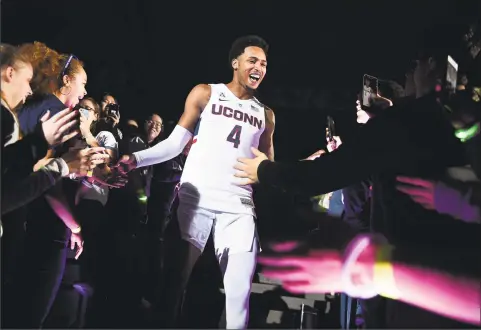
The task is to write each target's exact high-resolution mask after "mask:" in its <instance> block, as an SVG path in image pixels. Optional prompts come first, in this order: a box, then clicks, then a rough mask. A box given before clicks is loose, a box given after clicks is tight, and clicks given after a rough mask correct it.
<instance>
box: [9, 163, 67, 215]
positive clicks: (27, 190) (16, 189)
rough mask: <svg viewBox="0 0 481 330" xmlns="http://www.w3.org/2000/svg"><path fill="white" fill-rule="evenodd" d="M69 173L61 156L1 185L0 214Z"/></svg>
mask: <svg viewBox="0 0 481 330" xmlns="http://www.w3.org/2000/svg"><path fill="white" fill-rule="evenodd" d="M68 173H69V169H68V165H67V163H65V161H64V160H63V159H61V158H56V159H52V160H51V161H50V162H49V163H48V164H47V165H45V167H43V168H42V169H40V170H39V171H37V172H33V173H31V174H30V175H29V176H27V177H26V178H24V179H23V180H20V181H18V182H16V183H15V184H9V185H8V186H6V187H2V188H3V189H2V215H3V214H7V213H9V212H11V211H13V210H15V209H17V208H19V207H22V206H24V205H26V204H28V203H30V202H31V201H33V200H34V199H36V198H37V197H39V196H41V195H42V194H43V193H44V192H45V191H47V190H48V189H49V188H51V187H52V186H54V185H55V184H56V183H57V182H58V181H59V180H60V179H61V178H62V177H63V176H67V175H68Z"/></svg>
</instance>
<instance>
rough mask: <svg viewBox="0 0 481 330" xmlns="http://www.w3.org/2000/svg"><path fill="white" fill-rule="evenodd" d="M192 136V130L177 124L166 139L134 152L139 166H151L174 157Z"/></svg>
mask: <svg viewBox="0 0 481 330" xmlns="http://www.w3.org/2000/svg"><path fill="white" fill-rule="evenodd" d="M191 138H192V133H191V132H189V131H188V130H187V129H185V128H184V127H182V126H179V125H177V126H175V128H174V130H173V132H172V133H171V134H170V135H169V137H168V138H167V139H165V140H164V141H162V142H159V143H157V144H156V145H155V146H153V147H152V148H150V149H145V150H142V151H139V152H134V156H135V159H136V160H137V167H144V166H150V165H154V164H158V163H162V162H165V161H166V160H170V159H172V158H174V157H175V156H177V155H179V154H180V153H181V152H182V150H184V147H185V146H186V145H187V143H188V142H189V140H190V139H191Z"/></svg>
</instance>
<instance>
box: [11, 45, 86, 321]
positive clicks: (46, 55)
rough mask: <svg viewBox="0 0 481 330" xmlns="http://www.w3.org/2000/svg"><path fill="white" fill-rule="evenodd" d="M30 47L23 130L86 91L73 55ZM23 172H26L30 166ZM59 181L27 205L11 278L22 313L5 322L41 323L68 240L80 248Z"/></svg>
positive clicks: (59, 275) (57, 284)
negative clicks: (17, 267)
mask: <svg viewBox="0 0 481 330" xmlns="http://www.w3.org/2000/svg"><path fill="white" fill-rule="evenodd" d="M30 47H31V52H32V53H31V54H32V58H33V59H36V61H32V62H33V66H34V71H35V75H34V78H33V80H32V83H31V84H32V87H33V88H32V89H33V91H34V93H36V94H37V95H39V96H38V97H36V98H34V99H32V100H30V101H29V102H27V104H26V105H25V106H24V107H23V108H22V110H21V111H20V112H19V123H20V129H21V131H22V132H26V133H28V132H32V131H33V130H34V129H35V127H37V125H38V123H39V122H35V121H36V120H40V118H42V116H43V115H44V114H45V113H46V112H47V111H50V114H51V115H54V114H55V113H56V112H58V111H61V110H63V109H65V108H70V109H73V108H74V107H75V106H76V105H77V104H78V102H79V99H81V98H82V97H83V96H84V95H85V94H86V91H85V84H86V82H87V75H86V72H85V70H84V69H83V67H82V63H81V62H80V61H79V60H78V59H77V58H76V57H75V56H73V55H63V54H59V53H57V52H56V51H54V50H52V49H50V48H48V47H47V46H45V45H44V44H41V43H34V44H31V45H30ZM33 54H35V56H33ZM56 64H58V66H57V65H56ZM51 155H54V153H51ZM44 156H45V155H44ZM55 156H57V157H58V156H60V155H58V154H57V155H55ZM49 157H51V156H49ZM25 170H29V171H30V172H31V171H32V168H30V169H25ZM61 184H62V181H60V182H59V183H58V184H57V185H55V186H54V187H52V188H51V189H50V190H48V192H46V194H45V195H44V197H45V198H43V197H42V198H39V199H37V200H35V201H34V202H33V203H31V204H29V205H28V215H27V225H26V247H25V251H26V254H25V258H24V260H22V262H21V263H22V265H23V267H24V268H23V271H22V274H21V276H19V277H18V278H16V280H15V282H16V283H15V285H14V287H15V289H16V290H17V292H16V297H15V301H14V302H13V305H14V306H15V308H17V309H19V310H24V311H27V312H26V313H27V314H23V315H21V316H19V314H18V313H14V314H11V315H8V316H9V317H11V318H12V320H9V321H8V322H7V323H8V324H9V326H14V327H24V328H40V327H41V326H42V324H43V322H44V321H45V319H46V317H47V315H48V313H49V311H50V308H51V306H52V304H53V302H54V300H55V297H56V294H57V291H58V289H59V287H60V282H61V279H62V277H63V271H64V266H65V261H66V255H67V244H68V242H69V241H71V242H74V243H75V244H77V255H79V253H81V251H82V245H83V239H82V237H81V234H80V232H81V227H80V226H79V225H78V223H77V221H76V220H75V218H74V217H73V216H72V213H71V211H70V210H69V207H68V203H67V202H66V201H65V196H64V194H63V192H62V191H61ZM57 214H58V215H57Z"/></svg>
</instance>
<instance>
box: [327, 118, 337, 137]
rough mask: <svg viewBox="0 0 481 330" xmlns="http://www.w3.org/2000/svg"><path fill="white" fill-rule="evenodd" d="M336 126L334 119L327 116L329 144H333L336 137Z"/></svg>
mask: <svg viewBox="0 0 481 330" xmlns="http://www.w3.org/2000/svg"><path fill="white" fill-rule="evenodd" d="M335 130H336V129H335V124H334V119H332V117H331V116H327V127H326V139H327V141H329V142H332V141H333V140H334V135H336V132H335Z"/></svg>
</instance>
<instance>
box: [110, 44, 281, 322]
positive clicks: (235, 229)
mask: <svg viewBox="0 0 481 330" xmlns="http://www.w3.org/2000/svg"><path fill="white" fill-rule="evenodd" d="M267 50H268V45H267V43H266V42H265V41H264V40H263V39H262V38H260V37H258V36H246V37H241V38H239V39H237V40H236V41H235V42H234V43H233V45H232V48H231V50H230V53H229V61H230V65H231V67H232V69H233V79H232V81H231V82H230V83H228V84H227V85H224V84H211V85H205V84H200V85H197V86H195V87H194V88H193V89H192V91H191V92H190V94H189V95H188V97H187V100H186V102H185V108H184V113H183V115H182V117H181V118H180V120H179V122H178V124H177V126H176V127H175V129H174V131H173V132H172V134H171V135H170V136H169V137H168V138H167V139H166V140H164V141H162V142H160V143H159V144H157V145H155V146H154V147H152V148H150V149H147V150H143V151H140V152H137V153H134V154H133V155H130V156H124V158H123V159H122V160H121V161H120V163H119V165H122V166H124V167H127V168H128V170H130V169H133V168H135V167H142V166H148V165H152V164H156V163H160V162H164V161H166V160H169V159H171V158H173V157H175V156H177V155H178V154H180V153H181V152H182V149H183V148H184V146H185V145H186V144H187V143H188V142H189V140H190V139H192V138H193V144H192V148H191V150H190V153H189V157H188V158H187V161H186V164H185V168H184V172H183V174H182V178H181V186H180V190H179V208H178V211H177V212H178V222H179V227H180V231H181V236H182V239H183V240H184V241H185V242H187V243H188V249H187V250H188V251H187V255H186V256H185V259H183V266H182V272H181V279H180V282H181V283H179V285H178V286H177V287H176V288H175V290H174V291H176V296H177V297H176V303H175V304H172V301H171V302H170V304H171V306H166V307H167V308H168V309H173V310H172V311H169V310H164V311H163V312H164V313H165V314H167V315H168V317H172V315H175V314H176V310H177V306H178V302H179V300H180V297H181V295H182V293H183V291H184V289H185V287H186V285H187V282H188V279H189V276H190V273H191V271H192V269H193V267H194V265H195V263H196V261H197V259H198V258H199V256H200V255H201V253H202V251H203V250H204V247H205V245H206V243H207V239H208V238H209V236H210V235H211V234H212V238H213V242H214V248H215V254H216V257H217V259H218V261H219V265H220V268H221V271H222V275H223V280H224V288H225V296H226V321H227V324H226V326H227V328H228V329H245V328H246V327H247V323H248V317H249V310H248V309H249V295H250V289H251V285H252V276H253V274H254V271H255V267H256V255H257V252H258V249H259V246H258V240H257V232H256V226H255V222H254V217H255V212H254V203H253V201H252V188H251V186H250V185H247V186H242V183H243V180H242V179H238V178H236V177H234V174H235V172H236V170H235V169H234V165H235V164H236V161H237V158H239V157H249V158H251V157H253V156H254V155H253V154H252V151H251V148H252V147H259V149H260V150H262V152H264V153H266V155H267V156H268V158H269V159H273V158H274V148H273V141H272V136H273V133H274V113H273V111H272V110H271V109H269V108H267V107H266V106H264V105H263V104H262V103H260V102H259V101H258V100H257V99H256V98H255V97H254V93H255V91H256V89H257V88H258V87H259V85H260V83H261V82H262V80H263V78H264V76H265V74H266V68H267V60H266V55H267ZM244 184H245V182H244ZM175 275H176V277H177V278H178V277H179V276H178V274H175ZM168 287H169V289H172V290H173V287H174V284H173V283H172V282H171V281H169V282H168ZM174 318H175V317H174ZM166 325H167V326H173V324H166Z"/></svg>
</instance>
